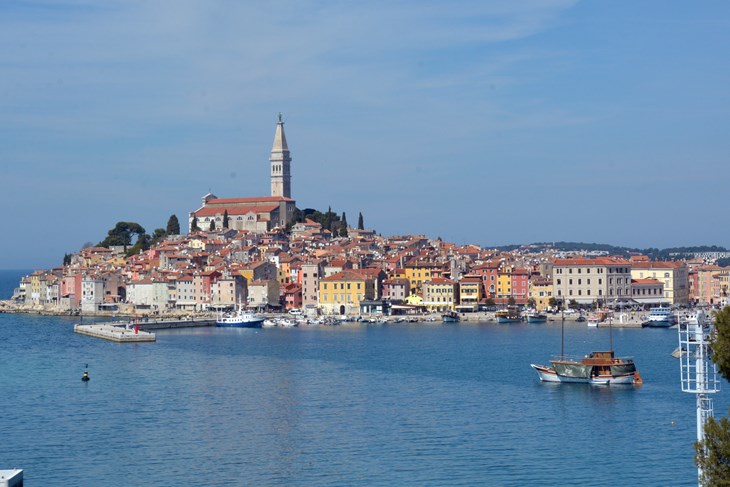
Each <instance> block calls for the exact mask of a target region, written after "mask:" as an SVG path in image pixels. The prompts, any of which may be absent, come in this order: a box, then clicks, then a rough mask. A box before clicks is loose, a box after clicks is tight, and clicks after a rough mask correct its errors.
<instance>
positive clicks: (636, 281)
mask: <svg viewBox="0 0 730 487" xmlns="http://www.w3.org/2000/svg"><path fill="white" fill-rule="evenodd" d="M631 284H637V285H642V284H663V283H662V282H661V281H657V280H656V279H631Z"/></svg>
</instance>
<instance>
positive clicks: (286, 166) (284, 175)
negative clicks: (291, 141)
mask: <svg viewBox="0 0 730 487" xmlns="http://www.w3.org/2000/svg"><path fill="white" fill-rule="evenodd" d="M269 161H270V163H271V196H283V197H284V198H291V155H290V153H289V146H288V145H287V143H286V135H284V121H283V120H282V119H281V113H280V114H279V121H278V122H277V124H276V132H275V133H274V145H273V146H272V147H271V156H270V157H269Z"/></svg>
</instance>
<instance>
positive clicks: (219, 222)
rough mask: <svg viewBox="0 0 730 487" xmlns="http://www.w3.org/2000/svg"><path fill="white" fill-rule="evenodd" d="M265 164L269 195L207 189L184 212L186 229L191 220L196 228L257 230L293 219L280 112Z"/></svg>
mask: <svg viewBox="0 0 730 487" xmlns="http://www.w3.org/2000/svg"><path fill="white" fill-rule="evenodd" d="M269 164H270V167H271V196H259V197H249V198H219V197H217V196H216V195H214V194H213V193H208V194H206V195H205V196H203V205H202V206H201V207H200V208H198V209H197V210H195V211H193V212H191V213H190V215H189V216H188V228H189V229H190V232H192V231H193V220H195V223H196V226H197V228H198V229H200V230H203V231H209V230H211V229H213V230H216V229H217V230H220V229H221V228H224V227H225V228H230V229H234V230H247V231H249V232H257V233H263V232H267V231H269V230H272V229H274V228H277V227H284V226H285V225H287V224H288V223H289V222H291V221H292V220H293V219H294V211H295V210H296V201H294V200H293V199H292V198H291V156H290V154H289V147H288V146H287V143H286V136H285V135H284V122H283V121H282V119H281V114H279V122H278V123H277V124H276V132H275V134H274V144H273V146H272V148H271V156H270V157H269ZM226 216H227V221H225V220H226Z"/></svg>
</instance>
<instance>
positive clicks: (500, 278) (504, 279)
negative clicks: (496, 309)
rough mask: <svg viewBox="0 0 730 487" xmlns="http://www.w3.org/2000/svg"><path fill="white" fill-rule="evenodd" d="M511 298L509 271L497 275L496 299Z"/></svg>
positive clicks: (510, 276) (510, 275)
mask: <svg viewBox="0 0 730 487" xmlns="http://www.w3.org/2000/svg"><path fill="white" fill-rule="evenodd" d="M510 296H512V274H511V273H510V272H509V269H508V270H506V271H499V274H497V298H503V299H509V298H510Z"/></svg>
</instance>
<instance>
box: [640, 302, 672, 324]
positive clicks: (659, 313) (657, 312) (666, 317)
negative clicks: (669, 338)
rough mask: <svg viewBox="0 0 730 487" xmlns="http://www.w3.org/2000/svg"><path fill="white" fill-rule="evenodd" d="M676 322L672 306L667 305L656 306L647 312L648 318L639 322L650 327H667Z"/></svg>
mask: <svg viewBox="0 0 730 487" xmlns="http://www.w3.org/2000/svg"><path fill="white" fill-rule="evenodd" d="M676 323H677V321H676V319H675V316H674V313H672V308H670V307H669V306H657V307H656V308H652V309H651V311H650V312H649V319H647V320H646V321H645V322H643V323H642V324H641V326H643V327H650V328H669V327H670V326H673V325H675V324H676Z"/></svg>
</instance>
